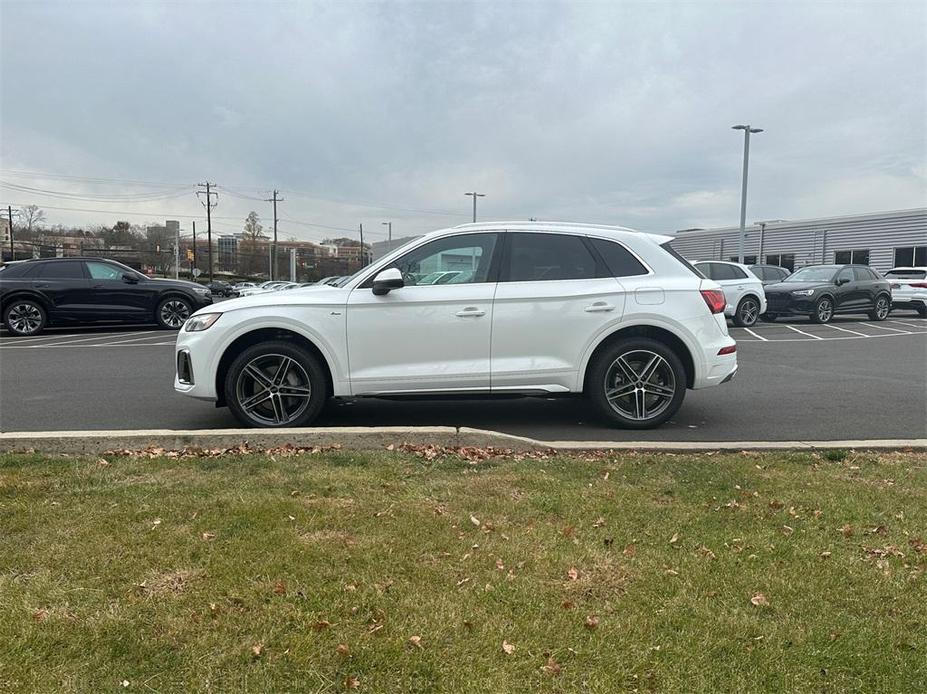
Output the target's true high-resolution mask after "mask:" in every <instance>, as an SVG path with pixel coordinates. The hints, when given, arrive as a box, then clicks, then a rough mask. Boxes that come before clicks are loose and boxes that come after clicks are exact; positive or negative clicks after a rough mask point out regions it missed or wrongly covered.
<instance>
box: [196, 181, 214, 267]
mask: <svg viewBox="0 0 927 694" xmlns="http://www.w3.org/2000/svg"><path fill="white" fill-rule="evenodd" d="M199 185H200V186H202V187H205V188H206V190H205V191H203V190H198V191H196V196H197V197H199V196H200V195H205V196H206V202H203V201H202V200H201V201H200V202H202V203H203V205H204V206H205V207H206V251H207V253H208V255H209V281H210V282H212V215H211V212H212V208H213V207H215V206H216V205H218V204H219V194H218V193H217V192H216V191H214V190H210V188H211V187H212V186H214V185H215V183H210V182H209V181H206V183H200V184H199ZM213 195H215V196H216V202H213V201H212V196H213Z"/></svg>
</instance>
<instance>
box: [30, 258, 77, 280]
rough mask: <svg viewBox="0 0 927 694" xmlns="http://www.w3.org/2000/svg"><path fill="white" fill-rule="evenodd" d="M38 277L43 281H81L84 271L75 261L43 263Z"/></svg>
mask: <svg viewBox="0 0 927 694" xmlns="http://www.w3.org/2000/svg"><path fill="white" fill-rule="evenodd" d="M39 277H40V278H41V279H43V280H82V279H84V269H83V268H82V267H81V264H80V263H79V262H77V261H73V262H66V263H58V262H55V263H45V264H44V265H43V266H42V268H41V269H40V270H39Z"/></svg>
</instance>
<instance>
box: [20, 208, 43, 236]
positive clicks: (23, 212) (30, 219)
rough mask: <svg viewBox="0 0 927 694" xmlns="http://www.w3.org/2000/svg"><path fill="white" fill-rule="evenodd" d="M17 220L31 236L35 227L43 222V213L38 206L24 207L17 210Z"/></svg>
mask: <svg viewBox="0 0 927 694" xmlns="http://www.w3.org/2000/svg"><path fill="white" fill-rule="evenodd" d="M19 219H20V224H22V225H23V226H24V227H26V231H28V232H29V233H30V234H31V233H32V231H33V229H35V227H37V226H39V225H40V224H41V223H42V222H44V221H45V212H44V211H43V210H41V209H40V208H39V206H38V205H25V206H24V207H21V208H19Z"/></svg>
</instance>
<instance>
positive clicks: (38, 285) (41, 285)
mask: <svg viewBox="0 0 927 694" xmlns="http://www.w3.org/2000/svg"><path fill="white" fill-rule="evenodd" d="M49 286H50V285H49V284H48V282H41V283H36V285H35V288H36V289H47V288H48V287H49Z"/></svg>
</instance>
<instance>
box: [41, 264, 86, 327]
mask: <svg viewBox="0 0 927 694" xmlns="http://www.w3.org/2000/svg"><path fill="white" fill-rule="evenodd" d="M88 284H89V282H88V281H87V278H86V276H85V275H84V265H83V263H82V262H81V261H79V260H55V261H49V262H45V263H42V265H41V267H39V269H38V273H37V274H36V275H35V284H34V285H33V286H34V287H35V288H36V289H37V290H38V291H39V292H41V293H42V295H43V296H44V297H45V299H46V301H47V302H48V305H49V307H50V309H51V313H52V314H53V315H52V316H51V317H52V318H54V317H58V318H83V317H86V316H87V315H89V312H90V310H91V307H90V306H88V305H87V287H88Z"/></svg>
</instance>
